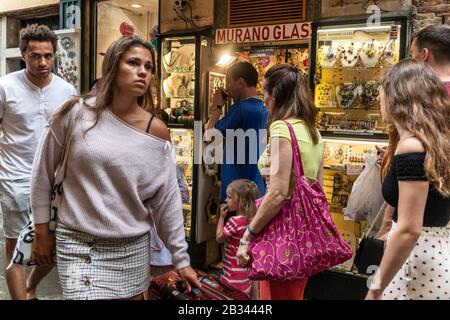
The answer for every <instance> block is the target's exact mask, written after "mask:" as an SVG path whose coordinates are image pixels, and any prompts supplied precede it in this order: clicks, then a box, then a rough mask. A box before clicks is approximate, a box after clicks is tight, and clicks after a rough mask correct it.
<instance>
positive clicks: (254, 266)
mask: <svg viewBox="0 0 450 320" xmlns="http://www.w3.org/2000/svg"><path fill="white" fill-rule="evenodd" d="M286 124H287V126H288V127H289V131H290V133H291V138H292V141H294V142H295V141H297V138H296V136H295V133H294V129H293V128H292V126H291V124H290V123H288V122H286ZM292 153H293V157H294V170H295V185H294V187H293V189H292V195H291V198H290V199H288V200H286V201H285V202H284V204H283V207H282V208H281V210H280V212H279V213H278V214H277V215H276V216H275V217H274V218H273V219H272V220H271V221H270V222H269V223H268V224H267V225H266V227H265V228H264V229H263V230H262V231H261V232H260V233H259V234H258V235H256V236H255V237H254V238H253V239H252V241H251V242H250V245H249V249H248V254H249V256H250V264H249V266H248V273H249V277H250V279H253V280H286V281H289V280H299V279H304V278H308V277H310V276H312V275H314V274H316V273H318V272H320V271H323V270H325V269H328V268H331V267H333V266H336V265H338V264H341V263H343V262H345V261H347V260H348V259H350V258H351V257H352V249H351V247H350V246H349V245H348V244H347V242H345V240H343V239H342V238H341V236H340V234H339V232H338V231H337V229H336V226H335V224H334V222H333V220H332V218H331V215H330V211H329V208H328V203H327V199H326V196H325V193H324V191H323V189H322V187H321V186H320V184H319V182H317V181H312V180H311V179H308V178H307V177H305V176H304V171H303V166H302V162H301V157H300V150H299V148H298V144H297V143H292ZM262 200H263V198H260V199H258V200H257V206H258V207H259V205H260V204H261V202H262Z"/></svg>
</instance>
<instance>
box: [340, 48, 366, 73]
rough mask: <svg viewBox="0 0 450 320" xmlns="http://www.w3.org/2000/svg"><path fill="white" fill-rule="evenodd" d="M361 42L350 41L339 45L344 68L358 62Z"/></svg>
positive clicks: (351, 66)
mask: <svg viewBox="0 0 450 320" xmlns="http://www.w3.org/2000/svg"><path fill="white" fill-rule="evenodd" d="M360 48H361V44H360V43H359V42H350V43H349V44H346V45H342V46H340V47H339V49H338V50H339V51H340V56H341V64H342V67H344V68H353V67H354V66H356V64H357V63H358V58H359V51H360Z"/></svg>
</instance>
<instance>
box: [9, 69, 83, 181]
mask: <svg viewBox="0 0 450 320" xmlns="http://www.w3.org/2000/svg"><path fill="white" fill-rule="evenodd" d="M72 95H76V91H75V88H74V87H73V86H72V85H71V84H69V83H68V82H66V81H64V80H63V79H61V78H60V77H58V76H56V75H54V74H53V75H52V81H51V82H50V84H49V85H47V86H46V87H44V88H42V89H41V88H39V87H38V86H36V85H34V84H33V83H32V82H31V81H30V80H29V79H28V78H27V76H26V74H25V69H23V70H20V71H17V72H13V73H10V74H7V75H6V76H4V77H1V78H0V119H2V122H1V124H0V125H1V126H2V129H3V136H2V137H1V138H0V180H2V181H5V180H19V179H20V180H26V179H30V176H31V168H32V164H33V159H34V154H35V152H36V148H37V146H38V143H39V139H40V138H41V135H42V131H43V129H44V126H45V125H46V123H47V122H48V119H49V117H50V115H51V114H52V113H53V112H54V111H55V109H56V108H57V107H58V106H60V105H61V104H62V103H64V102H65V101H66V100H67V99H68V98H69V97H70V96H72Z"/></svg>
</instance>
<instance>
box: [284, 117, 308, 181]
mask: <svg viewBox="0 0 450 320" xmlns="http://www.w3.org/2000/svg"><path fill="white" fill-rule="evenodd" d="M284 123H286V125H287V127H288V128H289V132H290V134H291V144H292V156H293V159H294V170H295V178H296V179H301V177H302V176H304V175H305V173H304V171H303V165H302V157H301V156H300V149H299V147H298V141H297V137H296V135H295V132H294V128H293V127H292V125H291V124H290V123H289V122H288V121H286V120H284Z"/></svg>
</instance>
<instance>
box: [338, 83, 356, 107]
mask: <svg viewBox="0 0 450 320" xmlns="http://www.w3.org/2000/svg"><path fill="white" fill-rule="evenodd" d="M357 95H358V86H357V85H356V84H354V83H346V84H341V85H339V86H338V87H337V88H336V96H337V101H338V102H339V105H340V106H341V107H342V108H350V107H352V106H354V104H353V103H354V102H355V99H356V97H357Z"/></svg>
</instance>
